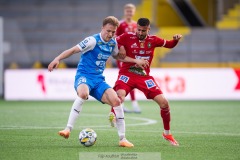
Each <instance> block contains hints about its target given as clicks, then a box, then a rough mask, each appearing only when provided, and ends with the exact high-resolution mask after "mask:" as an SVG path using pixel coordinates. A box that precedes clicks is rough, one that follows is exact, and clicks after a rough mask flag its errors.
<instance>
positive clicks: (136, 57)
mask: <svg viewBox="0 0 240 160" xmlns="http://www.w3.org/2000/svg"><path fill="white" fill-rule="evenodd" d="M141 58H144V59H146V60H149V59H150V56H135V59H141Z"/></svg>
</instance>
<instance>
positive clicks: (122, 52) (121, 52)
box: [118, 46, 127, 59]
mask: <svg viewBox="0 0 240 160" xmlns="http://www.w3.org/2000/svg"><path fill="white" fill-rule="evenodd" d="M126 55H127V54H126V50H125V48H124V46H121V47H120V48H119V52H118V58H119V59H124V58H125V57H126Z"/></svg>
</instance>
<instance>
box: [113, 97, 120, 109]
mask: <svg viewBox="0 0 240 160" xmlns="http://www.w3.org/2000/svg"><path fill="white" fill-rule="evenodd" d="M120 105H121V100H120V99H119V98H118V97H116V98H114V100H112V104H111V106H113V107H117V106H120Z"/></svg>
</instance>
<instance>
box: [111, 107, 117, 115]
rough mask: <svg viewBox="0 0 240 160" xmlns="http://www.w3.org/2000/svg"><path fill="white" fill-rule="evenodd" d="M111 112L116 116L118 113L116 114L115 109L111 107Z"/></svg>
mask: <svg viewBox="0 0 240 160" xmlns="http://www.w3.org/2000/svg"><path fill="white" fill-rule="evenodd" d="M111 112H113V113H114V114H115V115H116V113H115V111H114V109H113V107H111Z"/></svg>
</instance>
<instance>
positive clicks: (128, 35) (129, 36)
mask: <svg viewBox="0 0 240 160" xmlns="http://www.w3.org/2000/svg"><path fill="white" fill-rule="evenodd" d="M121 37H124V38H125V39H126V38H127V39H137V35H136V33H133V32H126V33H123V34H122V35H121Z"/></svg>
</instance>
